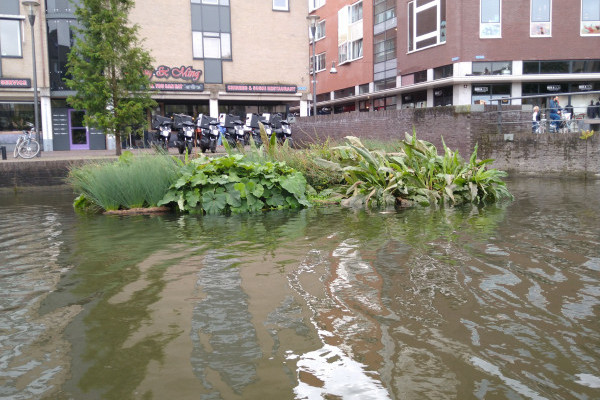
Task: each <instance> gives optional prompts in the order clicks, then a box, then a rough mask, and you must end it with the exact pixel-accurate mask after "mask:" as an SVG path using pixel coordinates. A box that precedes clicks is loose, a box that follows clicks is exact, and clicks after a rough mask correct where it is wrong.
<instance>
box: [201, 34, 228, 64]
mask: <svg viewBox="0 0 600 400" xmlns="http://www.w3.org/2000/svg"><path fill="white" fill-rule="evenodd" d="M192 40H193V49H194V58H226V59H228V58H231V35H230V34H229V33H217V32H193V33H192Z"/></svg>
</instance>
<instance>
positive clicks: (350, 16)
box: [348, 0, 363, 24]
mask: <svg viewBox="0 0 600 400" xmlns="http://www.w3.org/2000/svg"><path fill="white" fill-rule="evenodd" d="M359 7H360V18H357V19H354V12H355V10H358V8H359ZM348 13H349V14H348V21H350V24H354V23H356V22H358V21H362V19H363V2H362V0H360V1H357V2H356V3H354V4H352V5H351V6H350V8H349V10H348Z"/></svg>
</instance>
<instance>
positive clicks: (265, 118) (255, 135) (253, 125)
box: [244, 113, 272, 147]
mask: <svg viewBox="0 0 600 400" xmlns="http://www.w3.org/2000/svg"><path fill="white" fill-rule="evenodd" d="M269 117H270V114H263V115H259V114H256V113H252V114H250V113H248V114H246V128H244V129H245V130H246V131H247V132H248V133H249V135H251V136H252V140H254V143H255V144H256V146H257V147H260V146H262V144H263V140H262V137H261V136H260V124H262V125H263V126H264V129H265V132H266V134H267V138H270V137H271V133H272V131H271V123H270V122H269Z"/></svg>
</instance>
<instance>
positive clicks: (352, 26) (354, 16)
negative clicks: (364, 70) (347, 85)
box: [338, 1, 363, 64]
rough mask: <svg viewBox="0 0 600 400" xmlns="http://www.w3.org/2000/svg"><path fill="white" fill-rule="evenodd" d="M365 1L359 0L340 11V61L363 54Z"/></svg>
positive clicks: (346, 60)
mask: <svg viewBox="0 0 600 400" xmlns="http://www.w3.org/2000/svg"><path fill="white" fill-rule="evenodd" d="M362 7H363V3H362V1H359V2H357V3H354V4H352V5H350V6H345V7H343V8H341V9H340V10H339V11H338V63H339V64H344V63H346V62H350V61H354V60H356V59H358V58H362V56H363V19H362V16H363V8H362Z"/></svg>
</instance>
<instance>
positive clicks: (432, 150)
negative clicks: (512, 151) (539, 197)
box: [330, 133, 512, 208]
mask: <svg viewBox="0 0 600 400" xmlns="http://www.w3.org/2000/svg"><path fill="white" fill-rule="evenodd" d="M346 139H347V141H348V143H347V144H346V145H344V146H339V147H335V148H334V149H335V151H337V152H338V154H339V156H340V158H341V161H340V162H339V163H337V165H338V166H339V168H341V170H342V171H343V175H344V179H345V181H346V183H347V190H346V200H344V202H343V204H345V205H348V206H359V207H364V206H366V207H382V208H390V207H395V206H407V205H411V204H414V203H417V204H421V205H425V206H428V205H431V204H437V203H442V204H450V205H456V204H462V203H475V204H486V203H493V202H496V201H498V200H500V199H502V198H512V195H511V194H510V193H509V192H508V190H507V188H506V184H505V183H504V182H503V181H502V178H503V177H505V176H506V173H504V172H502V171H498V170H496V169H486V165H487V164H489V163H491V162H492V160H489V159H488V160H482V161H479V160H477V147H475V150H474V151H473V154H472V155H471V158H470V159H469V162H465V161H464V160H463V159H462V158H461V157H460V155H459V154H458V152H453V151H452V150H450V149H449V148H448V147H447V146H446V145H445V144H443V146H444V154H443V155H441V156H440V155H438V153H437V149H436V147H435V146H434V145H433V144H431V143H429V142H426V141H423V140H418V139H417V138H416V134H414V133H413V135H412V136H410V135H408V134H407V135H406V139H405V140H404V141H402V143H401V150H400V151H399V152H397V153H386V152H385V151H383V150H369V149H367V148H366V147H365V146H364V145H363V144H362V143H361V141H360V140H359V139H358V138H356V137H353V136H348V137H346ZM442 142H443V141H442ZM330 162H331V161H330Z"/></svg>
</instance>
